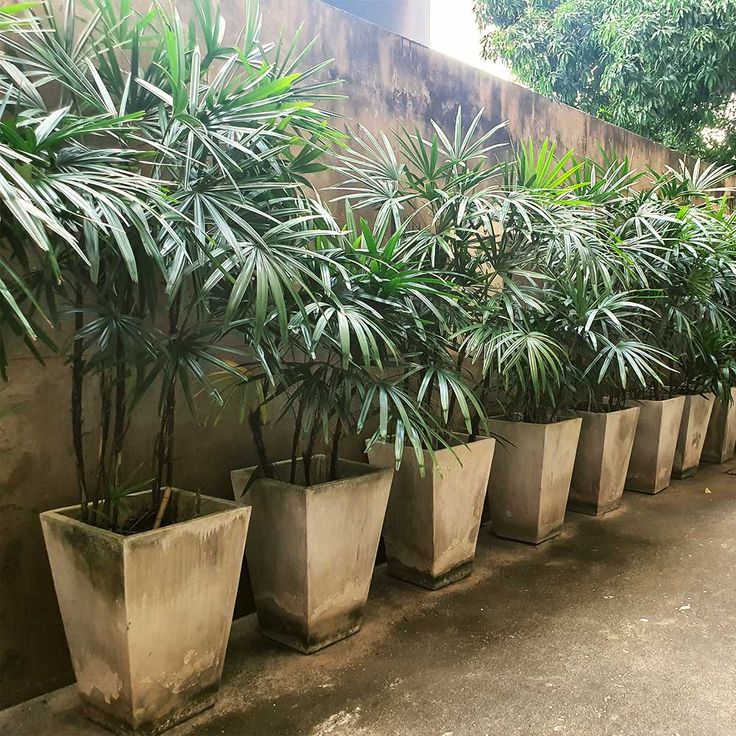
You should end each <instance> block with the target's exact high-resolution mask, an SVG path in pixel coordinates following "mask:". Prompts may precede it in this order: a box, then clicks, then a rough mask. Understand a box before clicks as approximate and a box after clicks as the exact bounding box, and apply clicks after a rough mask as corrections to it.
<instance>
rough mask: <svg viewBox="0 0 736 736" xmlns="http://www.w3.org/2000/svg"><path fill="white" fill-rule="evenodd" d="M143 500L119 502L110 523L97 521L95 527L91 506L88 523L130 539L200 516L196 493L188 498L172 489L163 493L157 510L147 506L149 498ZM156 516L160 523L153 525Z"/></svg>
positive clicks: (102, 520)
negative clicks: (167, 492)
mask: <svg viewBox="0 0 736 736" xmlns="http://www.w3.org/2000/svg"><path fill="white" fill-rule="evenodd" d="M144 496H145V497H144V498H141V497H140V496H139V495H138V494H135V495H131V496H127V497H125V498H123V499H122V500H121V501H119V502H118V503H117V505H116V509H115V513H114V520H113V521H112V523H111V521H110V520H109V519H107V518H102V519H99V520H98V521H97V523H95V518H94V517H95V510H94V509H93V508H92V507H91V506H90V508H89V513H90V518H89V521H88V523H89V524H90V525H91V526H94V527H97V528H98V529H106V530H108V531H111V532H113V533H115V534H120V535H122V536H124V537H130V536H133V535H135V534H142V533H144V532H150V531H152V530H153V529H155V528H159V529H160V528H164V527H167V526H172V525H173V524H180V523H182V522H184V521H190V520H191V519H196V518H197V517H199V516H202V515H203V513H202V500H201V496H200V494H199V493H195V494H193V496H192V495H191V494H181V493H179V492H178V491H177V490H175V489H172V490H171V492H170V493H169V494H168V496H167V494H166V491H165V490H164V494H163V497H162V503H161V506H158V507H154V506H151V505H150V501H149V500H148V494H144ZM162 506H163V508H162ZM159 513H161V519H160V521H159V523H158V524H156V521H157V518H158V516H159Z"/></svg>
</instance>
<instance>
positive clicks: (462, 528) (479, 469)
mask: <svg viewBox="0 0 736 736" xmlns="http://www.w3.org/2000/svg"><path fill="white" fill-rule="evenodd" d="M495 445H496V441H495V440H494V439H480V440H476V441H475V442H469V443H468V444H467V445H458V446H456V447H453V448H443V449H441V450H439V451H437V452H436V453H435V462H434V463H433V462H432V457H431V455H430V454H429V453H428V452H426V451H425V453H424V468H425V470H424V476H423V477H422V474H421V472H420V469H419V464H418V462H417V458H416V455H415V454H414V451H413V450H412V449H411V448H406V449H405V450H404V455H403V458H402V461H401V467H400V469H399V470H398V471H396V474H395V475H394V480H393V485H392V486H391V496H390V498H389V502H388V508H387V510H386V520H385V522H384V525H383V538H384V541H385V543H386V562H387V564H388V572H389V574H390V575H392V576H393V577H395V578H399V579H400V580H406V581H407V582H409V583H414V584H416V585H421V586H423V587H425V588H429V589H430V590H437V589H438V588H442V587H443V586H445V585H448V584H450V583H453V582H455V581H456V580H461V579H462V578H465V577H467V576H468V575H470V573H471V571H472V566H473V558H474V557H475V547H476V544H477V542H478V531H479V530H480V520H481V515H482V513H483V503H484V501H485V496H486V490H487V488H488V476H489V474H490V472H491V462H492V461H493V452H494V448H495ZM368 458H369V460H370V462H371V464H373V465H379V466H382V467H389V468H392V467H393V466H394V463H395V459H394V445H393V443H391V444H389V443H385V442H377V443H375V444H374V445H372V447H371V448H370V449H369V450H368Z"/></svg>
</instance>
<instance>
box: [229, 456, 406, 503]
mask: <svg viewBox="0 0 736 736" xmlns="http://www.w3.org/2000/svg"><path fill="white" fill-rule="evenodd" d="M314 457H315V458H317V457H323V458H327V456H326V455H323V454H321V453H320V454H318V455H314ZM338 460H339V461H340V462H341V463H345V464H347V465H358V466H360V467H361V468H368V470H367V472H364V473H360V474H358V475H348V476H346V477H344V478H335V480H327V481H325V482H324V483H314V484H313V485H310V486H305V485H302V484H300V483H289V481H286V480H281V479H280V478H265V477H264V478H258V480H259V481H261V482H267V483H269V484H270V485H275V486H283V487H284V488H298V489H300V490H302V491H305V492H306V491H313V492H321V491H323V490H329V489H330V488H332V487H333V486H334V485H336V484H338V483H343V482H345V481H346V480H355V479H357V478H365V477H368V476H375V475H381V474H384V475H385V474H387V473H391V474H393V472H394V469H393V468H382V467H379V466H377V465H371V464H370V463H364V462H361V461H359V460H346V459H344V458H341V457H338ZM289 463H291V460H279V461H277V462H275V463H273V464H274V465H286V464H289ZM259 467H260V465H251V466H249V467H247V468H236V469H235V470H233V471H231V473H248V472H252V471H254V470H257V469H258V468H259ZM253 485H255V481H254V483H253ZM251 487H252V486H251ZM244 497H245V494H243V495H242V496H241V498H244ZM233 503H236V504H237V502H233Z"/></svg>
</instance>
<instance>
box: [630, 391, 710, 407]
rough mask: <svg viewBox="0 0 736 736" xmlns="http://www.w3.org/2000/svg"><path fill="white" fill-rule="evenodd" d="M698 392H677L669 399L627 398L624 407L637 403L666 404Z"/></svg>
mask: <svg viewBox="0 0 736 736" xmlns="http://www.w3.org/2000/svg"><path fill="white" fill-rule="evenodd" d="M699 395H700V394H678V395H677V396H672V397H670V398H669V399H627V401H626V405H627V406H626V408H627V409H628V408H631V406H629V405H632V406H636V405H637V404H666V403H667V402H669V401H680V399H682V400H683V401H684V400H685V398H686V397H687V396H699Z"/></svg>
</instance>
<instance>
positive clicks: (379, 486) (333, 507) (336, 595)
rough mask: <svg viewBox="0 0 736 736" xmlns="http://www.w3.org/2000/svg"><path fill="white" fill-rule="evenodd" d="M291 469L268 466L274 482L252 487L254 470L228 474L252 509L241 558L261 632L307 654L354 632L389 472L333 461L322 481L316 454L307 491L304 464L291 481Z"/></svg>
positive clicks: (321, 460) (324, 467) (322, 461)
mask: <svg viewBox="0 0 736 736" xmlns="http://www.w3.org/2000/svg"><path fill="white" fill-rule="evenodd" d="M290 469H291V461H285V462H280V463H275V464H274V470H275V473H276V475H277V478H258V479H257V480H254V481H252V482H251V478H252V476H253V473H254V471H255V469H254V468H248V469H245V470H235V471H233V473H232V482H233V490H234V492H235V498H236V499H237V498H239V497H241V496H242V497H243V499H244V502H245V503H246V504H247V505H249V506H252V507H253V524H252V525H251V533H250V535H249V538H248V544H247V547H246V558H247V560H248V571H249V573H250V578H251V584H252V586H253V595H254V597H255V604H256V612H257V614H258V624H259V626H260V629H261V631H262V633H263V634H264V635H265V636H267V637H269V638H270V639H274V640H276V641H278V642H281V643H282V644H286V645H287V646H290V647H293V648H294V649H297V650H299V651H300V652H304V653H305V654H311V653H312V652H316V651H317V650H319V649H322V648H323V647H326V646H328V645H329V644H332V643H333V642H336V641H339V640H340V639H344V638H345V637H347V636H350V635H351V634H354V633H355V632H356V631H358V630H359V629H360V625H361V621H362V617H363V609H364V608H365V603H366V600H367V598H368V589H369V587H370V583H371V576H372V575H373V567H374V565H375V560H376V551H377V549H378V542H379V540H380V537H381V526H382V525H383V519H384V516H385V514H386V504H387V503H388V497H389V491H390V489H391V480H392V478H393V474H394V471H393V469H391V468H375V467H372V466H371V465H367V464H365V463H356V462H351V461H348V460H340V461H338V463H337V479H336V480H333V481H328V480H327V478H328V460H327V458H326V457H325V456H323V455H318V456H316V457H315V458H313V460H312V468H311V472H312V481H313V484H312V485H309V486H306V485H305V483H304V464H303V462H302V461H301V460H299V461H298V465H297V472H296V476H295V482H294V483H291V482H289V479H290ZM246 489H247V490H246ZM244 490H246V492H245V495H244V496H243V495H242V494H243V491H244Z"/></svg>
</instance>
